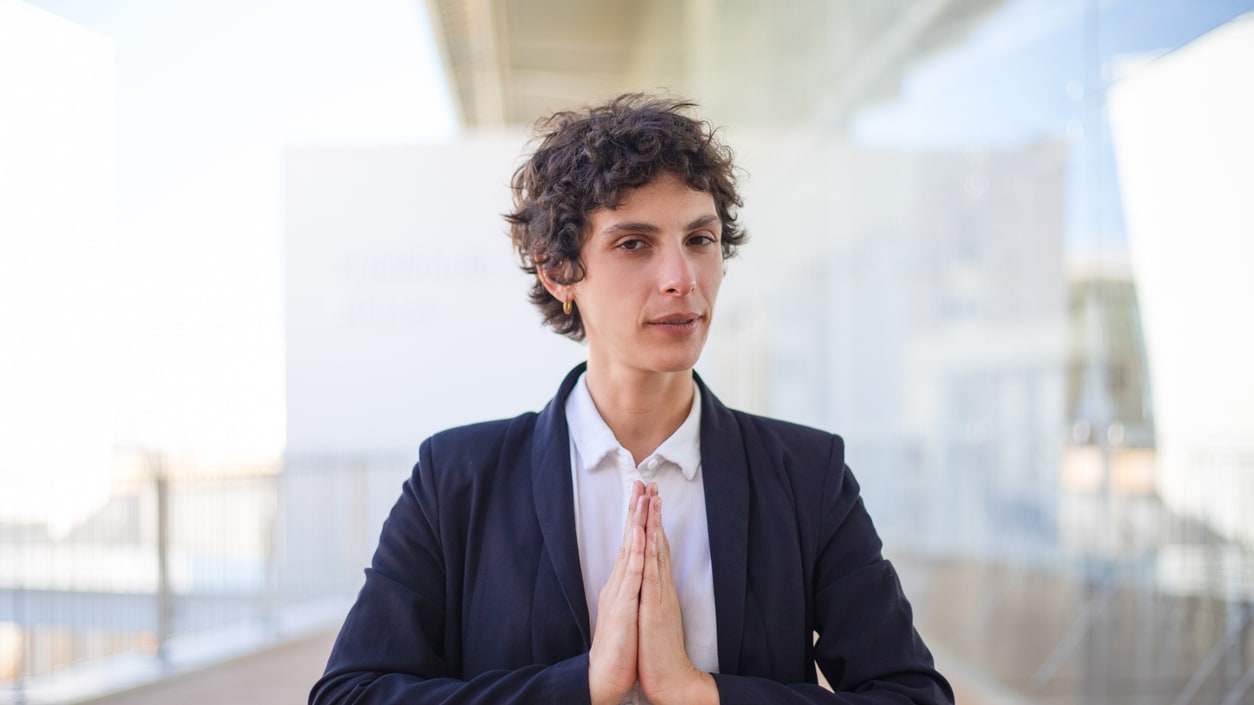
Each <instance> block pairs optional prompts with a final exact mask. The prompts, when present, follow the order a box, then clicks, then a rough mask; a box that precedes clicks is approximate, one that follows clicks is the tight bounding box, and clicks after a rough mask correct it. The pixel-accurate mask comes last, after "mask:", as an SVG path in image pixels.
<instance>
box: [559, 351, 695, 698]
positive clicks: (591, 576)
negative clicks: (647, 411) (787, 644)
mask: <svg viewBox="0 0 1254 705" xmlns="http://www.w3.org/2000/svg"><path fill="white" fill-rule="evenodd" d="M566 424H567V426H568V427H569V428H570V469H571V481H572V484H573V485H574V494H575V497H574V501H575V536H576V538H577V539H578V542H579V565H580V567H581V568H582V569H583V589H584V594H585V595H587V598H588V616H589V619H590V624H591V627H592V630H593V633H594V634H595V633H596V624H597V599H598V598H599V597H600V595H601V588H602V587H604V586H605V583H606V581H608V580H609V578H610V573H611V572H612V571H613V569H614V560H615V558H616V557H617V556H618V551H619V548H620V546H621V545H622V542H623V527H624V526H625V525H626V522H627V502H628V500H630V499H631V485H632V483H633V482H635V481H636V480H640V481H642V482H644V483H645V484H646V485H647V484H648V483H650V482H656V483H657V486H658V494H659V495H660V496H661V497H662V498H663V501H662V527H663V529H665V530H666V538H667V540H668V541H669V542H670V547H671V564H672V568H671V573H672V577H673V578H674V580H675V589H676V591H677V592H678V593H679V608H680V610H681V611H682V613H683V622H684V647H685V648H686V649H687V652H688V658H689V660H691V661H692V665H693V666H696V667H697V668H698V669H700V670H702V671H706V672H708V673H717V672H718V631H717V624H716V622H715V618H714V574H713V572H712V570H711V567H710V531H709V526H708V525H707V523H706V515H705V485H704V484H703V480H702V477H701V390H700V388H698V387H697V385H696V383H695V382H694V383H693V397H692V409H691V411H689V412H688V418H687V419H685V420H684V422H683V423H682V424H681V425H680V426H679V428H678V429H676V431H675V433H673V434H671V437H670V438H667V439H666V440H665V441H663V442H662V445H660V446H658V447H657V450H655V451H653V453H652V454H651V455H649V457H647V458H645V459H644V460H643V461H642V462H641V463H640V465H636V464H635V463H634V462H633V461H632V457H631V453H630V452H628V451H627V449H626V448H623V446H622V444H621V443H619V442H618V439H617V438H615V437H614V433H613V431H611V430H610V427H609V426H607V425H606V423H605V420H604V419H602V418H601V414H600V412H598V411H597V408H596V405H595V404H594V403H593V401H592V395H591V394H589V393H588V386H587V374H586V373H585V374H583V375H581V376H580V377H579V381H578V382H576V383H575V388H574V389H573V390H571V393H570V396H569V397H568V398H567V399H566ZM623 702H624V703H633V704H644V703H647V702H648V700H647V699H646V698H645V697H644V694H643V693H641V692H640V684H639V683H637V684H636V685H635V687H633V688H632V690H631V692H629V693H628V694H627V697H626V698H624V699H623Z"/></svg>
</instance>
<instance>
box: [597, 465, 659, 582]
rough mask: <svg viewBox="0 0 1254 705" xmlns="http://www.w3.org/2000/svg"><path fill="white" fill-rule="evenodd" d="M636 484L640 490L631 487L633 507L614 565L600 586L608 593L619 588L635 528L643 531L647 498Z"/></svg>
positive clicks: (642, 488)
mask: <svg viewBox="0 0 1254 705" xmlns="http://www.w3.org/2000/svg"><path fill="white" fill-rule="evenodd" d="M636 484H637V485H640V487H639V490H640V492H636V491H634V490H635V488H633V491H632V495H633V496H635V507H634V508H633V509H631V510H629V511H628V512H627V527H626V529H625V530H624V531H623V543H622V546H621V547H620V548H619V550H618V558H617V559H616V560H615V561H614V567H613V568H612V569H611V570H610V577H609V578H608V579H607V580H606V581H605V587H604V588H602V591H603V592H609V593H610V594H616V593H617V592H618V591H619V590H620V589H621V586H622V580H623V573H624V571H626V570H627V563H628V561H629V560H630V558H631V550H632V545H633V543H634V535H635V531H636V530H637V529H638V530H641V531H643V530H644V526H645V521H647V518H648V510H647V509H646V503H647V501H648V500H647V498H646V497H645V496H644V495H643V494H642V493H643V491H644V485H643V484H641V483H636Z"/></svg>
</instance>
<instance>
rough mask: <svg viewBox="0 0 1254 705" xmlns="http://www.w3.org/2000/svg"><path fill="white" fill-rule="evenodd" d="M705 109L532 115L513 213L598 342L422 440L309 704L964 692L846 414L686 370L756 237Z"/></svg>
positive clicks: (935, 697)
mask: <svg viewBox="0 0 1254 705" xmlns="http://www.w3.org/2000/svg"><path fill="white" fill-rule="evenodd" d="M691 107H692V106H691V104H689V103H684V102H679V101H670V100H661V99H656V98H651V97H648V96H641V95H630V96H623V97H620V98H618V99H616V100H614V101H612V102H610V103H608V104H605V105H601V106H598V107H594V108H591V109H588V110H586V111H582V112H565V113H559V114H557V115H555V116H553V117H552V118H550V119H549V120H548V121H546V122H544V123H542V125H541V131H542V140H541V142H540V145H539V148H538V149H537V151H536V152H535V153H534V154H533V155H532V156H531V158H530V159H529V160H528V161H527V163H526V164H524V165H523V166H522V167H521V168H520V169H519V170H518V172H517V173H516V174H515V177H514V182H513V186H514V191H515V205H516V209H515V210H514V212H513V213H511V214H510V215H509V216H508V219H509V221H510V223H511V227H512V230H511V235H512V237H513V241H514V245H515V247H516V248H517V250H518V253H519V255H520V257H521V258H522V262H523V267H524V269H525V270H526V271H527V272H529V273H530V274H532V275H534V276H535V282H534V286H533V289H532V291H531V298H532V300H533V302H534V303H536V305H537V306H538V307H539V308H540V309H541V311H542V312H543V314H544V317H545V322H546V323H547V324H548V325H550V326H552V327H553V328H554V329H555V330H556V331H557V332H559V333H561V334H564V335H567V336H569V337H571V338H574V339H576V340H581V339H582V340H586V341H587V346H588V360H587V363H586V365H580V366H579V367H577V368H576V369H575V370H573V371H572V372H571V373H570V374H569V375H568V376H567V378H566V380H565V381H564V382H563V383H562V385H561V387H560V388H559V390H558V393H557V396H556V397H555V398H554V399H553V400H552V401H551V402H550V403H549V404H548V405H547V406H546V407H545V408H544V410H543V411H541V412H540V413H539V414H534V413H529V414H523V415H522V416H519V417H517V418H514V419H509V420H503V421H495V422H489V423H484V424H478V425H474V426H468V427H463V428H457V429H452V430H449V431H445V432H443V433H440V434H437V435H435V436H433V437H432V438H430V439H428V440H427V441H426V442H424V443H423V444H422V448H421V449H420V451H419V460H418V464H417V465H416V466H415V468H414V472H413V475H412V477H411V478H410V479H409V480H408V481H407V482H406V483H405V485H404V488H403V492H402V494H401V498H400V500H399V501H398V502H397V504H396V506H395V507H394V508H393V510H392V513H391V515H390V517H389V518H388V520H387V522H386V523H385V525H384V528H383V533H382V536H381V537H380V540H379V548H378V550H377V552H376V553H375V556H374V559H373V561H372V565H371V567H370V568H369V569H368V570H367V571H366V582H365V585H364V586H363V588H362V590H361V593H360V594H359V596H358V598H357V602H356V604H355V605H354V606H353V608H352V610H351V611H350V613H349V615H348V617H347V619H346V620H345V623H344V626H343V628H342V630H341V632H340V636H339V638H338V640H337V641H336V644H335V647H334V649H333V651H332V653H331V658H330V660H329V662H328V664H327V670H326V673H325V674H324V675H323V677H322V679H321V680H320V681H319V682H318V683H317V684H316V685H315V686H314V689H313V692H312V693H311V695H310V702H311V703H314V704H317V705H327V704H330V703H345V704H346V703H357V704H359V705H364V704H366V703H378V704H384V703H395V704H400V703H443V702H458V703H582V702H590V703H593V704H594V705H602V704H612V703H619V702H651V703H654V704H655V705H665V704H668V703H684V704H687V703H719V702H721V703H725V704H726V703H740V702H744V703H765V702H772V703H775V702H779V703H788V702H796V703H828V702H830V703H844V702H865V703H875V702H884V703H889V702H891V703H900V702H914V703H936V702H952V700H953V694H952V691H951V690H950V688H949V685H948V683H946V681H945V679H944V678H943V677H942V676H941V675H940V674H938V673H937V672H936V671H935V670H934V668H933V664H932V658H931V655H930V653H929V652H928V650H927V648H926V647H925V646H924V645H923V643H922V641H921V640H920V639H919V636H918V634H917V633H916V632H915V630H914V628H913V626H912V617H911V610H910V606H909V604H908V603H907V601H906V599H905V597H904V596H903V595H902V593H901V588H900V584H899V582H898V579H897V577H896V574H895V572H894V571H893V568H892V566H891V565H890V564H889V563H888V562H887V561H885V560H884V559H883V558H882V557H881V556H880V541H879V539H878V537H877V536H876V534H875V530H874V528H873V527H872V525H871V521H870V519H869V517H868V516H867V514H866V511H865V510H864V508H863V505H862V502H861V500H860V499H859V497H858V486H857V483H856V482H855V481H854V478H853V476H852V475H851V474H850V472H849V470H848V469H847V468H846V467H845V464H844V446H843V443H842V441H841V440H840V438H839V437H837V436H833V435H831V434H828V433H825V432H822V431H817V430H814V429H809V428H804V427H801V426H796V425H793V424H788V423H784V422H780V421H774V420H771V419H765V418H761V417H756V416H751V415H748V414H743V413H741V412H737V411H732V410H730V409H728V408H726V407H724V406H723V405H722V404H721V403H719V401H718V400H717V399H716V398H715V397H714V395H713V394H712V393H710V391H709V390H708V389H707V388H706V387H705V386H704V384H703V383H702V382H701V380H700V379H699V378H698V377H697V376H696V375H695V374H694V373H693V371H692V368H693V365H694V364H695V363H696V361H697V358H698V357H699V356H700V354H701V349H702V347H703V346H704V344H705V341H706V337H707V335H708V333H709V327H710V323H711V320H712V317H713V313H714V304H715V301H716V300H717V298H718V291H719V286H720V284H721V283H722V278H723V265H724V261H725V260H726V258H728V257H730V256H732V255H733V254H734V253H735V251H736V247H737V246H738V245H740V244H741V243H742V242H743V240H744V235H743V233H742V232H741V230H740V229H739V227H738V225H737V223H736V213H735V211H736V208H738V207H739V206H740V205H741V204H740V200H739V196H738V195H737V193H736V189H735V180H734V178H733V165H732V161H731V155H730V152H729V151H728V150H727V149H726V148H724V147H722V146H721V145H719V144H718V143H717V142H716V141H715V139H714V136H713V135H712V134H711V132H710V131H709V129H708V126H707V125H705V124H704V123H700V122H697V121H696V120H693V119H692V118H690V117H688V116H687V115H686V114H685V111H687V110H688V109H690V108H691ZM815 633H817V634H818V638H817V640H814V638H813V637H814V634H815ZM816 662H817V663H818V665H819V666H820V667H821V668H822V670H823V673H824V674H825V675H826V677H827V679H828V681H829V682H830V683H831V685H832V686H833V687H834V688H835V690H836V693H832V692H829V691H827V690H824V689H822V688H820V687H819V686H818V685H816V672H815V668H814V667H815V663H816Z"/></svg>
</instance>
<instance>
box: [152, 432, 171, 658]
mask: <svg viewBox="0 0 1254 705" xmlns="http://www.w3.org/2000/svg"><path fill="white" fill-rule="evenodd" d="M153 480H154V484H155V488H156V493H157V596H156V597H157V658H159V659H160V660H161V661H162V662H163V663H164V662H166V661H168V660H169V656H170V654H169V650H168V649H169V639H170V632H171V627H172V624H171V622H172V621H173V616H174V598H173V594H172V592H171V590H170V479H169V477H168V476H167V472H166V464H165V457H164V456H163V455H161V454H156V455H155V456H154V463H153Z"/></svg>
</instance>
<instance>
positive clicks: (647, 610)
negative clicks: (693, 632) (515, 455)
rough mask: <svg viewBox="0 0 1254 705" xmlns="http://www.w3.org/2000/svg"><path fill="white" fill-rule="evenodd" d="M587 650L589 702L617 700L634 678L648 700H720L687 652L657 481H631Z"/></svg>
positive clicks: (660, 704)
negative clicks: (615, 552) (619, 544)
mask: <svg viewBox="0 0 1254 705" xmlns="http://www.w3.org/2000/svg"><path fill="white" fill-rule="evenodd" d="M597 604H598V610H599V613H600V616H599V617H598V620H597V624H596V630H595V632H594V633H593V636H592V648H591V650H590V652H589V654H588V689H589V692H590V695H591V699H592V705H616V704H617V703H618V702H619V700H621V699H622V697H623V696H624V695H626V694H627V692H628V691H629V690H631V687H632V685H634V684H635V683H636V681H639V682H640V688H641V690H643V691H644V694H645V696H646V697H647V698H648V699H649V701H650V702H651V703H653V705H668V704H669V703H717V702H718V689H717V687H716V686H715V684H714V678H713V677H712V676H711V675H710V674H708V673H705V672H703V671H700V670H698V669H697V668H696V667H695V666H693V665H692V661H691V660H689V658H688V654H687V652H686V651H685V649H684V626H683V618H682V614H681V612H680V608H679V596H678V593H677V592H676V590H675V582H674V580H673V579H672V577H671V556H670V544H669V543H668V542H667V540H666V532H665V531H664V530H663V529H662V498H661V497H659V496H658V491H657V485H656V484H655V483H650V484H649V486H648V487H647V488H646V487H645V485H644V483H642V482H639V481H637V482H636V483H635V484H634V485H632V490H631V502H630V503H629V504H628V512H627V522H626V526H625V527H624V530H623V542H622V547H621V548H620V549H619V551H618V558H617V560H616V561H615V562H614V569H613V571H612V572H611V573H610V578H609V580H608V581H607V582H606V584H605V587H604V588H602V590H601V594H600V597H599V598H598V602H597Z"/></svg>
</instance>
